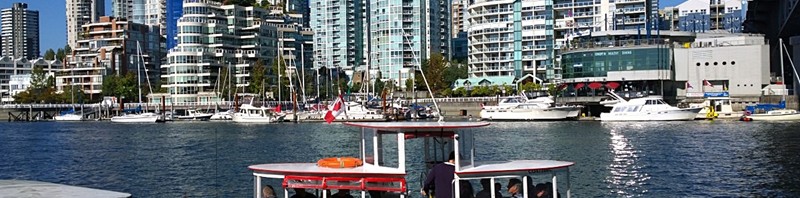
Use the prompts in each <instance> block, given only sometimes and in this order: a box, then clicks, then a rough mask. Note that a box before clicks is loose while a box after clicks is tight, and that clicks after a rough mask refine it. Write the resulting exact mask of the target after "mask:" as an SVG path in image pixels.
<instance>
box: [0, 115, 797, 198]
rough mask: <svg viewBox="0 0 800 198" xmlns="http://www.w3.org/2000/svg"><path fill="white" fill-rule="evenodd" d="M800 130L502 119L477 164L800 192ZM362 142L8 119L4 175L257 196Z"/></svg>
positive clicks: (665, 185) (166, 192)
mask: <svg viewBox="0 0 800 198" xmlns="http://www.w3.org/2000/svg"><path fill="white" fill-rule="evenodd" d="M799 128H800V123H764V122H751V123H745V122H733V121H728V122H725V121H716V122H709V121H695V122H661V123H637V122H621V123H602V122H581V121H574V122H501V123H492V125H490V126H488V127H484V128H480V129H475V130H476V136H475V137H476V147H477V155H478V160H504V159H552V160H563V161H573V162H576V165H575V166H573V167H572V169H571V170H572V172H571V175H570V182H571V184H570V185H571V187H572V195H573V196H574V197H686V196H690V197H712V196H713V197H800V154H798V151H800V144H798V142H800V130H798V129H799ZM359 135H360V134H359V133H358V130H357V129H356V128H353V127H348V126H344V125H342V124H332V125H328V124H324V123H303V124H289V123H285V124H270V125H242V124H235V123H223V122H186V123H178V122H176V123H163V124H116V123H110V122H80V123H57V122H43V123H5V124H2V125H0V179H23V180H37V181H45V182H54V183H60V184H68V185H77V186H84V187H91V188H99V189H105V190H113V191H119V192H127V193H131V194H133V196H134V197H252V194H253V177H252V174H251V172H250V171H249V170H248V169H247V166H248V165H252V164H259V163H276V162H315V161H316V160H318V159H320V158H324V157H331V156H356V155H357V154H358V153H359V152H358V151H359ZM411 141H412V142H409V144H410V146H407V149H408V150H409V152H411V154H410V155H409V156H408V158H409V160H408V163H409V166H413V167H420V166H421V165H417V166H414V165H413V164H415V163H422V162H421V159H419V158H421V157H420V154H419V152H418V151H413V152H412V150H413V149H414V148H419V146H415V144H421V143H420V142H419V141H417V142H414V140H411ZM421 172H422V170H420V168H411V170H409V175H410V177H409V181H408V182H409V185H410V187H411V188H412V189H418V188H419V175H420V174H421ZM535 179H538V178H535ZM560 180H561V179H560ZM267 183H268V184H271V185H273V186H279V181H268V182H267ZM559 187H560V188H562V189H563V186H559ZM475 188H476V191H477V190H479V189H480V187H479V186H477V185H476V186H475ZM414 192H416V191H414ZM563 193H564V192H562V194H563ZM411 196H412V197H420V196H419V194H418V193H412V194H411Z"/></svg>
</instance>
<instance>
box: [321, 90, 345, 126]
mask: <svg viewBox="0 0 800 198" xmlns="http://www.w3.org/2000/svg"><path fill="white" fill-rule="evenodd" d="M342 103H344V101H343V100H342V96H341V95H339V98H336V101H335V102H333V107H332V108H330V109H329V110H328V113H326V114H325V122H328V124H330V123H331V122H333V120H335V119H336V116H338V115H339V114H341V113H342V112H343V111H341V110H342Z"/></svg>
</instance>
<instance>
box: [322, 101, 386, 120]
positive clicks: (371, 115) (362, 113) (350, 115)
mask: <svg viewBox="0 0 800 198" xmlns="http://www.w3.org/2000/svg"><path fill="white" fill-rule="evenodd" d="M344 104H345V107H347V108H346V109H345V111H344V113H341V114H339V115H338V116H336V119H335V121H339V122H344V121H350V122H359V121H361V122H375V121H386V120H387V119H386V116H384V115H383V113H382V112H381V111H380V110H376V109H369V108H367V107H365V106H364V105H361V104H360V103H358V102H345V103H344ZM323 117H324V116H323Z"/></svg>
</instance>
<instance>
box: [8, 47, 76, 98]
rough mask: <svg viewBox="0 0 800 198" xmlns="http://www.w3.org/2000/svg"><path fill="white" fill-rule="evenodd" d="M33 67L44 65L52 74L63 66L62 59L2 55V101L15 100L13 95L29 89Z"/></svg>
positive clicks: (46, 70) (45, 69) (43, 67)
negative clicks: (29, 58) (30, 58)
mask: <svg viewBox="0 0 800 198" xmlns="http://www.w3.org/2000/svg"><path fill="white" fill-rule="evenodd" d="M33 67H42V69H44V71H45V72H48V75H49V76H52V75H54V72H56V71H58V70H59V69H61V67H62V66H61V61H57V60H44V59H41V58H38V59H35V60H28V59H25V58H13V57H10V56H3V57H0V101H2V102H3V103H8V102H14V98H13V96H14V95H16V94H17V93H19V92H22V91H25V90H26V89H27V86H29V85H30V74H31V73H32V72H33ZM26 76H27V78H26Z"/></svg>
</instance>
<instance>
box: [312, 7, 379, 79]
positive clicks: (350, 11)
mask: <svg viewBox="0 0 800 198" xmlns="http://www.w3.org/2000/svg"><path fill="white" fill-rule="evenodd" d="M310 2H311V5H310V8H311V11H310V13H311V20H310V22H311V29H312V30H313V31H314V67H315V68H322V67H324V68H328V69H335V70H344V71H349V72H350V73H352V71H353V70H354V69H355V67H357V66H358V65H360V64H362V63H363V62H364V60H365V59H366V58H367V57H366V53H365V52H364V49H365V47H364V40H363V39H365V38H366V37H367V35H365V34H364V33H365V31H364V26H363V25H362V23H363V22H364V16H366V15H365V10H364V8H365V6H364V5H362V3H363V1H361V0H355V1H342V0H311V1H310Z"/></svg>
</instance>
